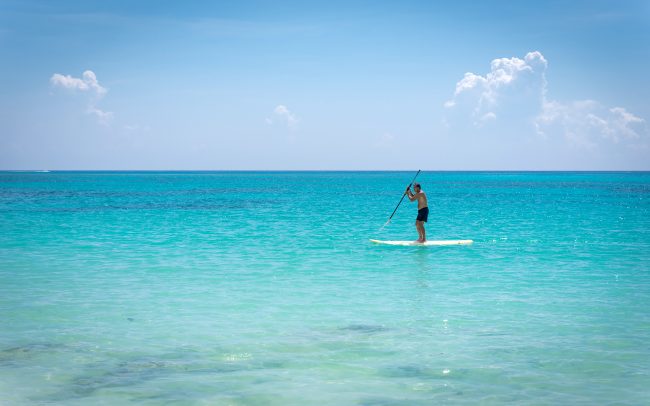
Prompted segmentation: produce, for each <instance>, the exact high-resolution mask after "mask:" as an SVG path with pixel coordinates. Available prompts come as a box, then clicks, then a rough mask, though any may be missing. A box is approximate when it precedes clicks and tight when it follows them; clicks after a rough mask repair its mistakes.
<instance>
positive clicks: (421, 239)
mask: <svg viewBox="0 0 650 406" xmlns="http://www.w3.org/2000/svg"><path fill="white" fill-rule="evenodd" d="M415 228H417V230H418V241H419V242H424V234H423V233H422V231H423V228H422V222H421V221H417V220H416V222H415Z"/></svg>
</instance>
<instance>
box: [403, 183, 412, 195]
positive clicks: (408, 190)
mask: <svg viewBox="0 0 650 406" xmlns="http://www.w3.org/2000/svg"><path fill="white" fill-rule="evenodd" d="M410 191H411V185H408V186H407V187H406V190H405V191H404V193H406V194H408V193H409V192H410Z"/></svg>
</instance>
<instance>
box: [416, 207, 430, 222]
mask: <svg viewBox="0 0 650 406" xmlns="http://www.w3.org/2000/svg"><path fill="white" fill-rule="evenodd" d="M428 219H429V208H428V207H423V208H421V209H419V210H418V218H416V219H415V220H416V221H424V222H426V221H427V220H428Z"/></svg>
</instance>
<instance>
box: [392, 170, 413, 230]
mask: <svg viewBox="0 0 650 406" xmlns="http://www.w3.org/2000/svg"><path fill="white" fill-rule="evenodd" d="M419 174H420V170H419V169H418V173H416V174H415V176H414V177H413V180H412V181H411V183H409V188H410V187H411V185H412V184H413V182H415V179H416V178H417V177H418V175H419ZM404 196H406V192H404V194H403V195H402V198H401V199H399V203H397V206H395V210H393V213H392V214H391V215H390V217H389V218H388V221H386V223H388V222H389V221H390V219H392V218H393V216H394V215H395V212H396V211H397V209H398V208H399V205H400V204H402V200H404Z"/></svg>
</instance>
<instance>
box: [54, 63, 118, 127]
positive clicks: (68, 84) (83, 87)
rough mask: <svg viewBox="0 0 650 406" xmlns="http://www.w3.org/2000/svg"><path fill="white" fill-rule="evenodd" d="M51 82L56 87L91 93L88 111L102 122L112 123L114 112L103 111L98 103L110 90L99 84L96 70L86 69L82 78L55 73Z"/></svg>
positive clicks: (104, 123)
mask: <svg viewBox="0 0 650 406" xmlns="http://www.w3.org/2000/svg"><path fill="white" fill-rule="evenodd" d="M50 83H51V84H52V86H54V87H62V88H65V89H71V90H74V91H79V92H82V93H87V94H89V95H90V98H89V101H88V108H87V109H86V112H87V113H88V114H92V115H94V116H95V117H97V120H98V122H99V123H100V124H102V125H109V124H110V122H111V120H112V119H113V113H112V112H110V111H103V110H101V109H100V108H98V107H97V103H98V102H99V101H100V100H101V99H102V98H103V97H104V96H105V95H106V93H107V92H108V90H107V89H106V88H105V87H103V86H102V85H100V84H99V81H98V80H97V75H95V72H93V71H91V70H87V71H84V72H83V74H82V75H81V78H75V77H73V76H70V75H62V74H60V73H55V74H53V75H52V76H51V77H50Z"/></svg>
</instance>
